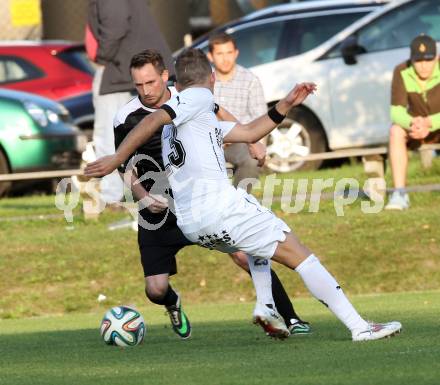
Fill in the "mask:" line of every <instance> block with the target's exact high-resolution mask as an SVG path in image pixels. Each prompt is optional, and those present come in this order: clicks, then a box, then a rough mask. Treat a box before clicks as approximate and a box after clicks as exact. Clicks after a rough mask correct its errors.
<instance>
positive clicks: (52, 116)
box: [46, 110, 60, 123]
mask: <svg viewBox="0 0 440 385" xmlns="http://www.w3.org/2000/svg"><path fill="white" fill-rule="evenodd" d="M46 116H47V119H49V121H50V122H51V123H58V122H59V121H60V117H59V116H58V114H57V113H56V112H55V111H52V110H46Z"/></svg>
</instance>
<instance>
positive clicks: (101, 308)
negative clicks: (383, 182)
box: [0, 157, 440, 385]
mask: <svg viewBox="0 0 440 385" xmlns="http://www.w3.org/2000/svg"><path fill="white" fill-rule="evenodd" d="M439 175H440V158H439V157H437V158H436V159H435V160H434V165H433V167H432V168H431V169H430V170H422V169H421V168H420V163H419V162H418V160H417V159H412V160H411V162H410V170H409V185H414V184H434V183H439ZM282 177H283V178H285V179H286V178H289V177H293V178H295V179H298V178H308V179H312V178H315V179H316V178H322V179H327V178H335V179H341V178H344V177H354V178H356V179H357V180H358V181H359V184H360V185H361V186H362V184H363V181H364V179H365V175H364V174H363V171H362V168H361V166H360V165H359V164H352V165H346V166H344V167H342V168H338V169H324V170H319V171H316V172H307V173H306V172H302V173H297V174H293V175H283V176H282ZM262 180H264V177H262ZM387 180H388V182H389V174H388V175H387ZM256 193H257V194H256V195H257V196H258V195H259V196H261V192H258V191H256ZM280 193H281V189H280V188H278V187H277V189H276V195H278V196H279V194H280ZM411 202H412V208H411V210H409V211H407V212H403V213H396V212H385V211H381V212H379V213H377V214H364V213H363V212H362V210H361V204H362V203H363V201H362V200H361V199H358V200H356V201H355V202H354V203H353V204H351V205H349V206H347V207H345V208H344V212H345V215H344V216H342V217H339V216H337V215H336V213H335V207H334V202H333V201H332V200H328V199H327V200H323V201H322V202H321V204H320V209H319V212H318V213H311V212H308V210H307V207H308V206H307V205H306V208H305V209H304V210H303V211H301V212H299V213H298V214H287V213H286V212H284V211H283V210H281V204H280V202H279V201H276V202H275V203H274V205H273V206H272V210H273V211H275V212H276V213H277V214H278V215H280V216H281V217H282V218H283V219H284V220H285V221H286V222H287V223H288V224H289V225H290V226H291V227H292V228H293V229H294V230H295V232H296V233H297V234H298V235H299V236H300V238H301V239H302V240H303V241H304V242H305V243H306V244H307V245H309V246H310V247H311V248H312V249H313V250H314V251H315V252H316V254H317V255H318V256H319V257H320V259H321V260H322V261H324V263H325V265H326V266H327V267H328V269H329V270H330V271H331V272H332V273H333V274H334V275H335V276H336V277H337V279H338V281H339V283H340V284H341V285H342V287H343V288H344V290H345V292H346V293H347V294H348V295H349V297H350V298H351V299H352V300H353V302H354V304H355V305H356V306H357V307H358V309H359V310H360V312H361V313H362V314H363V315H365V317H366V318H367V319H373V320H377V321H387V320H388V321H390V320H399V321H401V322H402V323H403V326H404V332H403V333H402V334H401V335H399V336H397V337H396V338H392V339H388V340H384V341H376V342H369V343H353V342H351V341H350V336H349V333H348V332H347V331H346V330H345V328H344V327H343V326H342V325H341V324H340V323H339V322H338V321H336V319H335V318H334V317H333V316H332V315H331V314H330V313H329V312H328V311H327V309H326V308H324V307H323V306H322V305H320V304H319V303H318V302H316V301H313V300H312V299H310V297H309V295H308V294H307V293H306V290H305V288H304V285H303V284H302V283H301V282H300V280H299V279H298V277H297V276H296V275H295V274H292V272H291V271H289V270H288V269H285V268H279V267H277V268H276V269H277V271H278V272H279V274H280V276H281V279H282V281H283V282H284V284H285V287H286V289H287V291H288V293H289V294H290V295H291V296H292V297H293V299H294V303H295V306H296V309H297V311H298V313H299V314H300V315H301V316H302V317H303V318H304V319H306V320H308V321H310V322H311V323H312V327H313V329H314V333H313V334H312V335H310V336H302V337H292V338H289V339H288V340H287V341H273V340H270V339H268V338H267V337H265V336H264V334H263V333H262V331H261V330H260V329H259V328H257V327H254V326H252V325H251V323H250V316H251V312H252V308H253V301H254V289H253V287H252V283H251V280H250V279H249V277H248V275H247V274H246V273H244V272H243V271H241V270H240V269H238V268H237V267H236V266H235V265H233V263H232V262H231V261H230V260H229V258H228V257H226V256H224V255H222V254H220V253H217V252H214V251H208V250H205V249H202V248H199V247H196V246H193V247H189V248H186V249H184V250H182V251H181V252H180V253H179V256H178V264H179V274H178V275H177V276H176V277H173V279H172V284H173V286H174V287H176V288H177V289H178V290H179V291H180V292H181V293H182V296H183V302H184V307H185V309H186V311H187V312H188V314H189V315H190V318H191V321H192V324H193V336H192V338H191V339H190V340H188V341H180V340H179V339H178V338H177V337H175V335H174V334H173V332H172V330H171V328H170V326H169V323H168V322H169V321H168V319H167V317H166V316H164V314H163V309H162V308H161V307H158V306H154V305H151V304H146V301H145V296H144V293H143V277H142V272H141V268H140V263H139V256H138V250H137V243H136V233H134V232H133V231H131V230H120V231H113V232H111V231H109V230H108V225H109V224H111V223H113V222H115V221H118V220H121V219H124V218H126V217H127V215H126V214H124V213H113V212H108V211H106V212H104V213H103V214H102V215H101V216H100V218H99V220H98V221H96V222H95V221H84V219H83V218H82V217H81V212H80V208H79V207H78V208H76V209H75V211H74V214H75V219H74V223H73V224H68V223H66V221H65V220H64V218H63V217H62V215H61V214H62V213H61V212H60V211H59V210H57V208H56V207H55V204H54V197H53V196H31V197H20V198H7V199H1V200H0V276H1V280H0V385H22V384H23V385H24V384H32V385H34V384H42V385H43V384H44V385H58V384H72V385H83V384H87V385H89V384H90V385H92V384H93V385H95V384H98V385H99V384H106V385H107V384H111V385H119V384H121V385H122V384H136V385H138V384H151V385H160V384H173V385H174V384H179V385H199V384H203V385H205V384H213V385H216V384H231V385H232V384H238V385H253V384H264V385H269V384H277V385H284V384H295V385H302V384H304V385H315V384H316V385H318V384H322V385H333V384H334V385H407V384H408V385H414V384H417V385H419V384H420V385H425V384H426V385H428V384H432V385H434V384H435V385H438V384H440V380H439V373H440V344H439V335H440V333H439V321H438V320H439V314H440V291H439V290H440V283H439V282H440V259H439V255H440V232H439V225H440V219H439V207H440V193H439V192H438V191H433V192H423V193H414V194H411ZM99 294H105V295H106V296H107V300H106V301H104V302H101V303H99V302H98V301H97V297H98V295H99ZM360 294H363V295H360ZM117 304H134V305H136V306H138V308H140V310H141V312H142V314H143V315H144V317H145V320H146V322H147V336H146V340H145V343H144V344H143V345H141V346H139V347H135V348H131V349H120V348H116V347H110V346H106V345H105V344H104V343H103V342H102V341H101V340H100V337H99V330H98V328H99V324H100V321H101V318H102V316H103V314H104V312H105V311H106V310H107V309H108V308H109V307H111V306H114V305H117Z"/></svg>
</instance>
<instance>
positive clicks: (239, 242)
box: [181, 186, 290, 259]
mask: <svg viewBox="0 0 440 385" xmlns="http://www.w3.org/2000/svg"><path fill="white" fill-rule="evenodd" d="M222 194H227V196H228V204H227V205H226V206H225V207H223V208H222V211H221V213H219V215H218V218H219V219H218V220H216V221H214V222H211V223H209V224H208V225H206V226H203V225H201V226H200V228H198V229H197V230H195V231H194V229H193V228H192V229H191V230H192V231H185V226H181V230H182V232H183V233H184V235H185V236H186V237H187V238H188V239H189V240H190V241H192V242H194V243H197V244H199V245H200V246H203V247H207V248H210V249H215V250H219V251H222V252H226V253H233V252H235V251H239V250H240V251H244V252H245V253H247V254H250V255H253V256H255V257H261V258H267V259H269V258H272V256H273V255H274V253H275V249H276V248H277V245H278V242H282V241H284V240H285V239H286V234H285V233H286V232H290V228H289V226H287V225H286V223H285V222H284V221H282V220H281V219H279V218H278V217H276V216H275V214H274V213H272V211H270V210H269V209H267V208H265V207H263V206H261V204H260V203H259V202H258V201H257V200H256V199H255V198H254V197H253V196H252V195H249V194H248V193H247V192H246V191H245V190H243V189H235V188H234V187H233V186H230V188H229V189H226V190H223V191H222ZM213 217H217V215H213Z"/></svg>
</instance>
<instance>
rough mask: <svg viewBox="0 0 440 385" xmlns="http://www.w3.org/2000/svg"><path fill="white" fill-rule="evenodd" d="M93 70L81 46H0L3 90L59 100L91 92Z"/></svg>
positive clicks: (49, 43) (62, 43)
mask: <svg viewBox="0 0 440 385" xmlns="http://www.w3.org/2000/svg"><path fill="white" fill-rule="evenodd" d="M92 78H93V67H92V65H91V64H90V62H89V61H88V59H87V56H86V54H85V50H84V46H83V45H82V44H77V43H72V42H67V41H44V42H31V41H11V42H0V87H5V88H10V89H14V90H19V91H26V92H31V93H35V94H39V95H42V96H45V97H48V98H50V99H54V100H58V101H59V100H60V99H64V98H67V97H71V96H76V95H79V94H81V93H84V92H89V91H90V90H91V88H92Z"/></svg>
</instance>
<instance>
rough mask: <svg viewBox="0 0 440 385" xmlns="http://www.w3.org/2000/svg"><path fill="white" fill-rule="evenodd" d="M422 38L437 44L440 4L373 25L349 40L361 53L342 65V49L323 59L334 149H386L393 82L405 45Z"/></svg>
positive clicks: (420, 0)
mask: <svg viewBox="0 0 440 385" xmlns="http://www.w3.org/2000/svg"><path fill="white" fill-rule="evenodd" d="M421 33H425V34H428V35H430V36H431V37H433V38H434V39H436V40H440V1H439V0H417V1H413V2H409V3H405V4H403V5H402V6H400V7H397V8H394V9H392V10H390V11H389V12H388V13H385V14H383V15H382V16H380V17H378V18H376V19H373V20H372V21H371V22H370V23H369V24H367V25H365V26H363V27H361V28H360V29H359V30H358V31H356V32H355V33H354V34H352V35H351V36H350V38H351V39H352V41H355V42H357V48H358V49H359V50H360V51H362V53H359V54H357V55H355V56H354V57H353V58H354V61H355V62H356V63H355V64H345V63H344V59H343V58H342V53H341V50H340V46H343V45H344V43H342V44H341V45H338V46H337V47H334V49H333V50H331V51H330V52H329V53H328V54H327V55H326V57H327V59H326V60H322V61H325V62H327V64H328V62H330V63H331V65H330V71H329V82H330V92H331V98H330V99H331V106H332V107H331V108H332V114H333V124H332V129H331V130H330V133H331V134H330V137H329V144H330V147H331V148H333V149H336V148H344V147H352V146H360V145H362V146H365V145H376V144H380V143H386V142H387V141H388V131H389V127H390V123H391V122H390V114H389V111H390V101H391V97H390V94H391V79H392V73H393V69H394V67H395V66H396V65H398V64H400V63H401V62H403V61H405V60H407V59H408V58H409V48H408V47H409V44H410V43H411V41H412V39H414V38H415V37H416V36H417V35H419V34H421Z"/></svg>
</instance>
